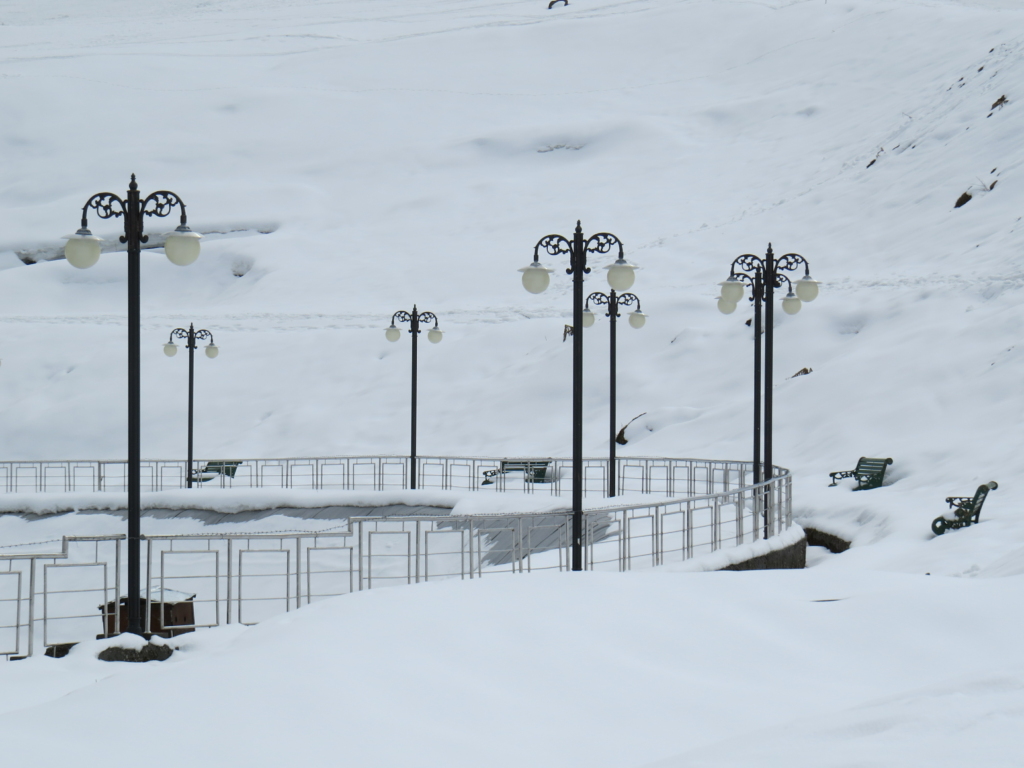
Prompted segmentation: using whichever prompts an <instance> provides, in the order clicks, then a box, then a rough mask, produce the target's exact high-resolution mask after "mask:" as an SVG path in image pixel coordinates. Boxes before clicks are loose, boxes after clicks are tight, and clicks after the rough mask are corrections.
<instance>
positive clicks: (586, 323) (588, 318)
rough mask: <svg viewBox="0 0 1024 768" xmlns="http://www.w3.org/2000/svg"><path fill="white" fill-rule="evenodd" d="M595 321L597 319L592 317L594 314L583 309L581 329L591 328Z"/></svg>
mask: <svg viewBox="0 0 1024 768" xmlns="http://www.w3.org/2000/svg"><path fill="white" fill-rule="evenodd" d="M596 319H597V318H596V317H594V313H593V312H591V311H590V310H589V309H584V310H583V327H584V328H589V327H590V326H592V325H593V324H594V320H596Z"/></svg>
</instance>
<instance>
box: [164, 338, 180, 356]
mask: <svg viewBox="0 0 1024 768" xmlns="http://www.w3.org/2000/svg"><path fill="white" fill-rule="evenodd" d="M164 354H165V355H167V356H168V357H174V356H175V355H176V354H178V345H177V344H175V343H174V342H173V341H168V342H167V343H166V344H164Z"/></svg>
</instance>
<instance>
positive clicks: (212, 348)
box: [206, 341, 220, 360]
mask: <svg viewBox="0 0 1024 768" xmlns="http://www.w3.org/2000/svg"><path fill="white" fill-rule="evenodd" d="M219 354H220V349H219V348H218V347H217V345H216V344H214V343H213V342H212V341H211V342H210V343H209V344H207V345H206V356H207V357H208V358H210V359H211V360H212V359H213V358H215V357H216V356H217V355H219Z"/></svg>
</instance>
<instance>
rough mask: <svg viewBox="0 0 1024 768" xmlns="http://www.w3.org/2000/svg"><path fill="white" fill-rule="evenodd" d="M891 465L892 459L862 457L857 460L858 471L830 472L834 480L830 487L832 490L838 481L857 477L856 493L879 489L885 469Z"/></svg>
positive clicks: (829, 474)
mask: <svg viewBox="0 0 1024 768" xmlns="http://www.w3.org/2000/svg"><path fill="white" fill-rule="evenodd" d="M890 464H892V459H869V458H867V457H866V456H861V457H860V459H858V460H857V468H856V469H847V470H844V471H842V472H829V473H828V476H829V477H831V478H832V482H831V483H829V487H830V488H831V487H832V486H833V485H835V484H836V481H837V480H841V479H843V478H844V477H855V478H857V487H856V488H854V489H853V490H855V491H867V490H870V489H871V488H878V487H879V486H880V485H881V484H882V479H883V478H884V477H885V468H886V467H887V466H889V465H890Z"/></svg>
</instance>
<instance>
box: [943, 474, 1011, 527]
mask: <svg viewBox="0 0 1024 768" xmlns="http://www.w3.org/2000/svg"><path fill="white" fill-rule="evenodd" d="M998 487H999V483H997V482H996V481H995V480H993V481H991V482H988V483H984V484H983V485H979V486H978V490H976V491H975V492H974V495H973V496H950V497H948V498H947V499H946V503H947V504H949V508H950V509H955V510H956V517H955V518H953V519H950V518H948V517H946V516H945V515H941V516H939V517H936V518H935V519H934V520H932V533H934V534H935V535H936V536H941V535H942V534H944V533H945V532H946V531H948V530H949V529H950V528H966V527H967V526H969V525H970V524H971V523H976V522H978V518H980V517H981V508H982V506H984V504H985V499H987V498H988V492H989V491H994V490H995V489H996V488H998Z"/></svg>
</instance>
